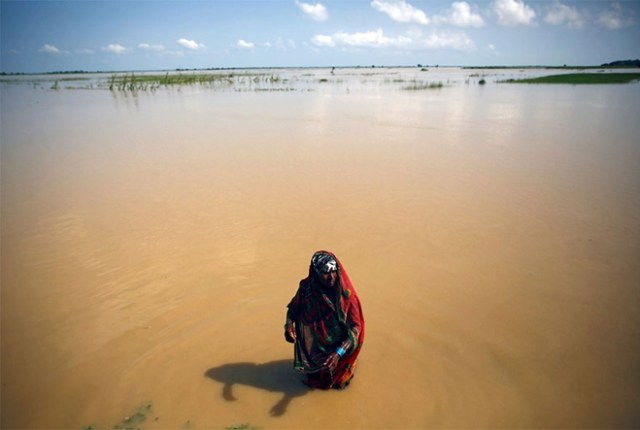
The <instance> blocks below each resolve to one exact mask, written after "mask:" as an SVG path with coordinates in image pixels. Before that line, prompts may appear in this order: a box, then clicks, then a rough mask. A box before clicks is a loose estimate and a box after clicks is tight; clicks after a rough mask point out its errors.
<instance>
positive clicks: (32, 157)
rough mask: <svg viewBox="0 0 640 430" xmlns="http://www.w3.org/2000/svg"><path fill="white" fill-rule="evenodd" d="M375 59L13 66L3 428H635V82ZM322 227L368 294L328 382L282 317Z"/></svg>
mask: <svg viewBox="0 0 640 430" xmlns="http://www.w3.org/2000/svg"><path fill="white" fill-rule="evenodd" d="M392 72H393V73H399V74H400V75H402V74H403V73H404V74H410V73H417V72H414V71H406V70H400V71H390V70H386V71H376V72H375V73H371V71H370V70H368V69H353V70H342V69H341V70H336V71H335V74H334V75H331V74H330V72H329V70H328V69H327V70H307V69H304V70H302V71H288V72H287V73H289V74H291V75H292V76H293V75H296V73H297V74H298V75H296V76H299V77H300V81H299V82H302V84H300V83H298V84H296V85H297V86H296V87H294V88H287V90H286V91H284V90H282V89H283V88H281V87H277V88H276V87H272V88H271V89H272V90H273V91H269V88H270V87H268V86H267V87H265V88H260V89H259V90H258V89H256V88H253V87H245V88H241V90H239V89H238V88H235V89H234V88H227V89H216V88H207V87H200V86H197V85H194V86H185V87H173V88H161V89H158V90H157V91H153V92H152V91H141V92H139V93H135V94H133V93H127V92H124V91H109V90H108V89H104V88H101V89H98V88H94V89H86V88H85V89H65V88H62V89H60V90H57V91H56V90H51V89H49V87H50V83H47V84H42V85H40V84H38V85H36V84H29V85H24V84H21V85H14V84H8V83H5V84H2V89H1V91H2V93H1V104H2V105H1V106H2V111H1V114H2V117H1V118H2V132H1V133H2V134H1V138H2V146H1V149H2V152H1V175H2V176H1V179H2V188H1V192H2V194H1V198H2V201H1V210H2V213H1V215H2V218H1V223H2V225H1V226H2V243H1V246H2V275H1V276H2V277H1V281H2V297H1V299H2V301H1V305H2V314H1V317H2V319H1V323H2V325H1V329H2V333H1V334H2V336H1V339H2V340H1V342H2V345H1V346H2V362H1V366H2V375H1V376H2V389H1V402H2V409H1V414H2V415H1V423H2V427H3V428H8V429H9V428H11V429H13V428H33V429H35V428H38V429H45V428H69V429H80V428H83V427H87V426H93V428H95V429H103V428H104V429H111V428H113V426H127V425H129V426H133V427H139V428H142V429H168V428H192V429H224V428H227V427H229V426H232V425H240V424H248V425H249V427H256V428H260V429H279V428H283V429H299V428H303V429H306V428H308V429H312V428H313V429H315V428H317V429H328V428H340V429H346V428H350V429H414V428H416V429H423V428H625V427H626V428H630V427H636V428H637V427H638V426H640V366H639V365H638V364H639V363H640V265H639V264H638V261H640V258H639V257H640V138H639V136H640V121H638V119H639V118H640V103H638V100H640V84H628V85H594V86H550V85H515V84H499V83H496V82H495V80H496V79H497V76H498V74H497V73H498V72H495V71H487V72H486V76H487V78H486V80H487V84H486V85H479V84H478V82H477V81H478V77H477V75H475V74H476V73H478V72H477V71H461V70H457V69H452V70H439V71H437V72H436V71H429V72H423V73H427V74H428V73H437V78H436V79H437V80H440V81H442V82H443V83H444V84H445V85H444V86H443V87H442V88H436V89H424V90H414V91H410V90H403V89H402V85H403V83H402V82H401V81H403V80H404V78H397V76H398V75H394V74H393V73H392ZM274 73H280V72H278V71H276V72H274ZM492 73H494V74H493V75H492ZM504 73H510V72H504ZM524 73H526V71H525V72H524ZM532 73H538V71H534V72H532ZM471 74H474V75H473V76H472V75H471ZM319 76H324V77H325V78H321V79H324V80H321V79H319V78H318V77H319ZM402 76H404V75H402ZM421 76H424V75H421ZM494 78H495V79H494ZM278 85H281V86H282V87H287V86H290V85H291V84H290V83H289V84H282V83H280V84H278ZM97 86H98V85H96V87H97ZM281 90H282V91H281ZM318 249H329V250H331V251H333V252H335V253H336V254H337V255H338V257H339V258H340V259H341V261H342V262H343V264H344V266H345V268H346V269H347V271H348V273H349V275H350V277H351V279H352V281H353V283H354V286H355V287H356V289H357V291H358V293H359V295H360V299H361V301H362V304H363V309H364V313H365V319H366V324H367V338H366V340H365V345H364V347H363V350H362V353H361V356H360V362H359V368H358V370H357V372H356V376H355V378H354V380H353V383H352V384H351V386H350V387H348V389H346V390H344V391H318V390H314V391H309V390H307V389H306V388H305V386H304V385H302V384H301V382H300V377H299V375H297V374H296V373H295V372H294V371H293V370H292V369H291V358H292V353H293V351H292V347H291V345H290V344H287V343H286V342H285V341H284V338H283V324H284V318H285V310H286V309H285V306H286V304H287V303H288V301H289V300H290V298H291V297H292V296H293V294H294V293H295V290H296V287H297V283H298V281H299V280H300V279H301V278H303V277H304V276H305V275H306V272H307V267H308V262H309V258H310V257H311V255H312V253H313V252H314V251H315V250H318ZM127 417H128V418H129V420H127V419H126V418H127ZM143 418H144V420H143Z"/></svg>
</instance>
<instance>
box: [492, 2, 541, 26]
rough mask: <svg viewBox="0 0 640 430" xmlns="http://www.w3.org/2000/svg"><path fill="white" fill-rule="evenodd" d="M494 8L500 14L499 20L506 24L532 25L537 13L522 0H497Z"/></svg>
mask: <svg viewBox="0 0 640 430" xmlns="http://www.w3.org/2000/svg"><path fill="white" fill-rule="evenodd" d="M493 10H494V12H495V13H496V14H497V15H498V22H499V23H500V24H502V25H506V26H516V25H531V24H533V23H534V19H535V17H536V13H535V12H534V11H533V9H531V8H530V7H529V6H527V5H526V4H524V2H523V1H522V0H496V1H495V2H494V3H493Z"/></svg>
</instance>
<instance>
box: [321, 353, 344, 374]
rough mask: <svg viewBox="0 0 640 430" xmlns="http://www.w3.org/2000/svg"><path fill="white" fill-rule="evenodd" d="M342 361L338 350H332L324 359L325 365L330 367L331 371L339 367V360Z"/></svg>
mask: <svg viewBox="0 0 640 430" xmlns="http://www.w3.org/2000/svg"><path fill="white" fill-rule="evenodd" d="M339 361H340V356H339V355H338V353H337V352H332V353H331V354H329V355H328V356H327V359H326V360H325V361H324V364H323V366H324V367H326V368H327V369H329V371H331V372H333V371H334V370H336V367H338V362H339Z"/></svg>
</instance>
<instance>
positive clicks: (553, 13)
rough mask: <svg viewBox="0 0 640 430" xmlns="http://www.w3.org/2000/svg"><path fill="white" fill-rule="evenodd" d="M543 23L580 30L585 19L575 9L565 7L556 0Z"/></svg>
mask: <svg viewBox="0 0 640 430" xmlns="http://www.w3.org/2000/svg"><path fill="white" fill-rule="evenodd" d="M544 21H545V22H546V23H547V24H552V25H562V24H566V25H568V26H569V27H570V28H582V27H583V26H584V22H585V18H584V15H583V14H582V13H581V12H580V11H578V10H577V9H576V8H574V7H571V6H567V5H566V4H562V3H560V2H559V1H557V0H556V1H555V2H554V3H553V5H552V6H551V8H550V9H549V11H548V12H547V15H546V16H545V17H544Z"/></svg>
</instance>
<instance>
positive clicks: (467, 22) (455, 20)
mask: <svg viewBox="0 0 640 430" xmlns="http://www.w3.org/2000/svg"><path fill="white" fill-rule="evenodd" d="M434 21H435V22H436V23H444V24H451V25H456V26H458V27H476V28H479V27H482V26H484V20H483V19H482V17H481V16H480V15H479V14H477V13H473V12H472V11H471V6H469V3H467V2H464V1H456V2H453V3H452V4H451V9H449V11H448V12H447V15H445V16H436V17H434Z"/></svg>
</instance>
